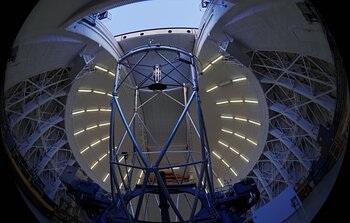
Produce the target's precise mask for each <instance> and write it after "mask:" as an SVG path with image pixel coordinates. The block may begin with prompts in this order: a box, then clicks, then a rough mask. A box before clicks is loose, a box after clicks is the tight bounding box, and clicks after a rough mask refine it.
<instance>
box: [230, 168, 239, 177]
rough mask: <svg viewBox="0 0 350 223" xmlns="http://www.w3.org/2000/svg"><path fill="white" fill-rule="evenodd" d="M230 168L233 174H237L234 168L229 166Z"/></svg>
mask: <svg viewBox="0 0 350 223" xmlns="http://www.w3.org/2000/svg"><path fill="white" fill-rule="evenodd" d="M230 170H231V172H232V173H233V174H234V175H235V176H238V174H237V173H236V171H235V170H234V169H232V168H230Z"/></svg>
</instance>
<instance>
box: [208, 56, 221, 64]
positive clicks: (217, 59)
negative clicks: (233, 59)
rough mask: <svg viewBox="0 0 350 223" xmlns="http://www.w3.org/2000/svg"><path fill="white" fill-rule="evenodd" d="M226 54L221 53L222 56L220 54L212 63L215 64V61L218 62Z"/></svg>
mask: <svg viewBox="0 0 350 223" xmlns="http://www.w3.org/2000/svg"><path fill="white" fill-rule="evenodd" d="M223 57H224V56H223V55H221V56H219V57H218V58H216V59H215V60H213V62H211V64H214V63H216V62H218V61H219V60H220V59H221V58H223Z"/></svg>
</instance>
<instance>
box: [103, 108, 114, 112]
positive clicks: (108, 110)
mask: <svg viewBox="0 0 350 223" xmlns="http://www.w3.org/2000/svg"><path fill="white" fill-rule="evenodd" d="M100 111H103V112H110V111H112V110H111V109H110V108H100Z"/></svg>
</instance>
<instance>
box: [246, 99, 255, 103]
mask: <svg viewBox="0 0 350 223" xmlns="http://www.w3.org/2000/svg"><path fill="white" fill-rule="evenodd" d="M244 102H247V103H253V104H258V101H256V100H247V99H244Z"/></svg>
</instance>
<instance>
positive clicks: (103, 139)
mask: <svg viewBox="0 0 350 223" xmlns="http://www.w3.org/2000/svg"><path fill="white" fill-rule="evenodd" d="M106 139H109V136H106V137H104V138H102V139H101V140H102V141H105V140H106Z"/></svg>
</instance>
